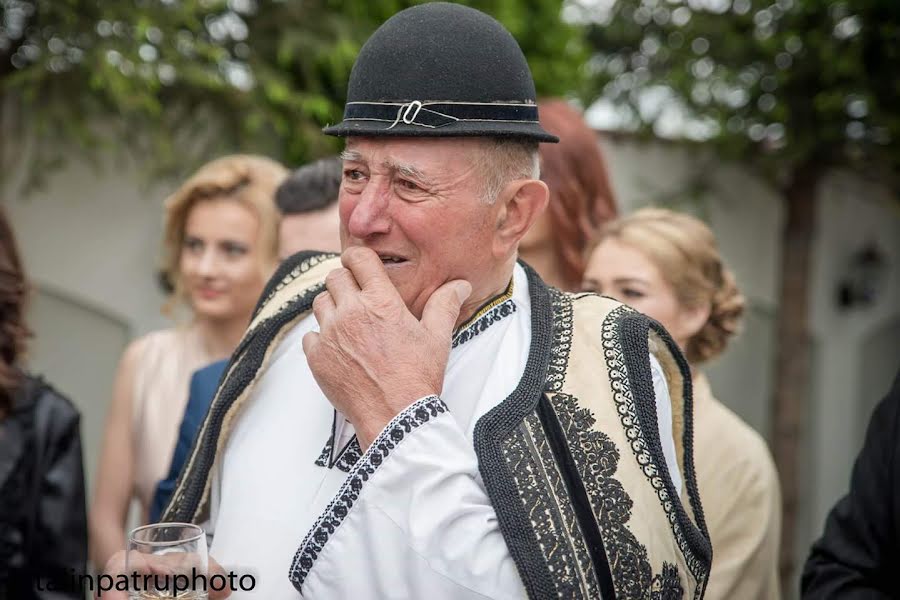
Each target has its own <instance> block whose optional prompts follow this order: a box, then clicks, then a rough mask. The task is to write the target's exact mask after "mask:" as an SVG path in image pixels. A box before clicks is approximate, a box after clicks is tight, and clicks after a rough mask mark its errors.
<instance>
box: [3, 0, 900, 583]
mask: <svg viewBox="0 0 900 600" xmlns="http://www.w3.org/2000/svg"><path fill="white" fill-rule="evenodd" d="M410 4H414V3H413V2H400V1H387V0H386V1H374V2H362V1H359V2H339V1H328V0H303V1H276V0H229V1H227V2H225V1H220V0H181V1H178V0H129V1H125V0H122V1H118V2H96V1H93V0H54V1H40V0H0V9H2V18H0V174H2V185H0V201H2V202H3V203H4V205H5V206H6V209H7V211H8V213H9V214H10V217H11V219H12V222H13V225H14V227H15V229H16V232H17V234H18V236H19V242H20V244H21V246H22V251H23V254H24V261H25V266H26V269H27V271H28V273H29V274H30V276H31V278H32V282H33V285H34V287H35V295H34V298H33V302H32V306H31V317H30V323H31V326H32V328H33V330H34V331H35V341H34V345H33V348H32V352H31V356H30V366H31V369H32V370H33V371H35V372H38V373H44V374H45V375H46V376H47V377H48V379H50V380H51V381H53V382H54V384H55V385H56V386H57V387H58V388H60V389H61V390H64V391H65V392H66V393H67V394H68V395H70V396H71V397H72V398H73V400H74V401H75V403H76V404H77V405H78V406H79V407H80V409H81V411H82V414H83V417H82V435H83V436H84V442H85V464H86V468H87V473H88V479H89V481H88V486H89V487H88V489H92V488H93V481H92V478H93V474H94V471H95V468H96V464H97V458H98V453H99V448H100V443H101V435H102V428H103V422H104V418H105V414H106V408H107V405H108V403H109V398H110V390H111V386H112V378H113V374H114V372H115V368H116V363H117V361H118V358H119V356H120V355H121V353H122V350H123V348H124V346H125V345H126V343H127V342H128V341H129V340H130V339H132V338H133V337H135V336H137V335H140V334H143V333H146V332H148V331H151V330H153V329H156V328H159V327H161V326H164V325H165V324H166V320H165V319H164V318H163V317H162V315H161V314H160V306H161V304H162V301H163V292H162V290H161V289H160V288H159V287H158V285H157V279H156V273H157V269H158V266H159V258H160V254H159V239H160V235H161V215H162V211H161V202H162V199H163V198H164V197H165V196H166V195H167V194H168V193H170V192H171V191H172V190H173V189H174V188H175V187H176V185H177V182H178V178H179V177H183V176H184V175H186V174H187V173H188V172H190V171H191V170H192V169H194V168H195V167H197V166H199V165H200V164H202V163H203V162H205V161H206V160H208V159H210V158H213V157H215V156H217V155H220V154H223V153H225V152H231V151H242V152H250V151H252V152H259V153H263V154H267V155H269V156H272V157H275V158H277V159H279V160H281V161H283V162H284V163H285V164H287V165H289V166H292V167H294V166H299V165H301V164H303V163H305V162H307V161H309V160H311V159H314V158H317V157H319V156H323V155H326V154H330V153H333V152H335V151H337V150H339V149H340V148H339V145H338V144H339V142H338V141H336V140H335V139H333V138H327V137H325V136H323V135H321V134H320V129H321V127H322V126H323V125H325V124H327V123H333V122H336V121H338V120H340V116H341V113H342V109H343V102H344V94H345V92H346V82H347V77H348V75H349V71H350V68H351V66H352V64H353V61H354V59H355V57H356V53H357V52H358V50H359V47H360V46H361V44H362V43H363V42H364V41H365V40H366V38H367V37H368V35H369V34H370V33H371V32H372V31H373V30H374V29H375V28H376V27H377V26H378V25H379V24H380V23H381V22H382V21H384V20H385V19H386V18H387V17H389V16H390V15H392V14H393V13H395V12H396V11H398V10H400V9H402V8H404V7H406V6H408V5H410ZM465 4H469V5H471V6H474V7H476V8H479V9H481V10H484V11H486V12H488V13H490V14H492V15H493V16H495V17H496V18H498V19H499V20H500V21H502V22H503V23H504V24H505V25H506V26H507V28H509V30H510V31H511V32H512V33H513V35H514V36H515V37H516V38H517V39H518V41H519V43H520V44H521V46H522V48H523V50H524V51H525V53H526V55H527V56H528V59H529V62H530V64H531V67H532V70H533V73H534V77H535V80H536V85H537V88H538V92H539V94H541V95H543V96H563V97H566V98H568V99H570V100H571V101H572V102H573V103H575V104H576V105H578V106H580V107H581V108H583V109H584V110H585V111H586V115H587V119H588V121H589V123H590V124H591V125H592V126H593V127H594V128H595V129H596V130H597V132H598V143H599V144H601V147H602V151H603V153H604V156H605V157H606V160H607V163H608V167H609V171H610V176H611V180H612V186H613V188H614V192H615V195H616V197H617V199H618V210H619V212H620V213H628V212H630V211H632V210H634V209H635V208H637V207H640V206H644V205H648V204H656V205H664V206H669V207H674V208H678V209H682V210H687V211H690V212H692V213H694V214H695V215H698V216H700V217H701V218H703V219H704V220H705V221H707V222H708V223H709V224H710V225H711V226H712V228H713V230H714V231H715V233H716V235H717V237H718V239H719V243H720V245H721V249H722V252H723V254H724V256H725V259H726V261H727V262H728V263H729V265H730V266H731V267H732V269H733V270H734V272H735V274H736V276H737V280H738V283H739V285H740V287H741V288H742V290H743V291H744V293H745V294H746V295H747V298H748V302H749V317H748V319H747V322H746V324H745V327H744V333H743V335H742V336H741V337H740V338H739V339H738V341H737V342H736V343H735V344H733V345H732V347H731V349H730V350H729V352H728V353H727V354H726V355H725V356H724V357H722V358H721V359H719V360H718V361H717V362H716V363H715V364H713V365H712V367H711V368H710V375H711V379H712V381H713V387H716V388H718V389H722V390H726V389H727V390H729V392H728V393H727V394H722V400H723V401H725V402H726V403H727V404H728V405H729V406H730V407H731V408H732V409H733V410H735V411H736V412H737V413H738V414H739V415H741V416H742V417H743V418H744V419H745V420H746V421H747V422H748V423H749V424H750V425H752V426H753V427H754V428H756V429H757V430H758V431H759V432H761V433H762V434H763V435H764V436H765V437H766V439H767V440H768V441H769V443H770V447H771V448H772V451H773V454H774V456H775V459H776V463H777V465H778V468H779V471H780V473H781V477H782V485H783V488H784V489H783V495H784V500H785V503H784V506H785V525H786V527H785V536H784V538H785V539H784V547H783V573H784V580H785V582H786V587H785V593H786V595H787V597H788V598H790V597H794V596H795V595H796V590H797V583H796V581H797V577H798V571H797V569H798V565H799V564H802V561H803V559H804V558H805V556H806V554H807V552H808V549H809V545H810V543H811V541H812V540H813V539H814V538H815V537H817V536H818V535H819V534H820V532H821V529H822V524H823V522H824V518H825V515H826V514H827V511H828V510H829V508H830V507H831V506H832V505H833V503H834V502H835V501H836V499H837V498H838V497H839V496H840V495H841V494H843V493H844V492H845V490H846V487H847V484H848V477H849V473H850V469H851V466H852V461H853V458H854V456H855V454H856V453H857V451H858V450H859V448H860V445H861V442H862V439H863V434H864V431H865V426H866V424H867V422H868V418H869V415H870V413H871V410H872V408H873V407H874V405H875V404H876V402H877V401H878V400H879V399H880V398H881V397H882V396H883V395H884V394H885V393H886V392H887V390H888V388H889V387H890V383H891V381H892V379H893V376H894V374H895V373H896V370H897V367H898V364H900V277H898V275H900V185H898V176H900V77H898V76H897V74H898V73H900V3H897V2H895V1H894V0H854V1H852V2H850V1H848V2H837V1H826V0H777V1H774V2H773V1H770V0H580V1H575V0H569V1H565V2H559V1H555V0H483V1H477V2H474V1H473V2H466V3H465Z"/></svg>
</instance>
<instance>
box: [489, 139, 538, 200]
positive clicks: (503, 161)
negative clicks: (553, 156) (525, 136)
mask: <svg viewBox="0 0 900 600" xmlns="http://www.w3.org/2000/svg"><path fill="white" fill-rule="evenodd" d="M540 165H541V162H540V154H539V152H538V143H537V142H534V141H531V140H519V139H509V138H490V139H487V140H485V141H484V144H483V146H482V149H481V152H480V156H479V157H478V159H477V160H476V167H477V168H478V170H479V171H481V174H482V178H483V179H484V184H483V186H482V190H481V200H482V202H484V203H485V204H493V203H494V201H495V200H497V196H499V195H500V192H501V191H502V190H503V187H504V186H505V185H506V184H507V183H509V182H510V181H515V180H516V179H539V178H540V176H541V166H540Z"/></svg>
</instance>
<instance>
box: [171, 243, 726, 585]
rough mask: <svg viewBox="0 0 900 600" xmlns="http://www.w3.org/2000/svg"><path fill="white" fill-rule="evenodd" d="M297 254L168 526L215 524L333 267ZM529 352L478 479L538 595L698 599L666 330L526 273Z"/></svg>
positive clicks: (706, 565) (686, 450)
mask: <svg viewBox="0 0 900 600" xmlns="http://www.w3.org/2000/svg"><path fill="white" fill-rule="evenodd" d="M339 260H340V259H339V258H338V257H336V256H335V255H333V254H318V253H301V254H298V255H295V256H294V257H292V258H290V259H288V260H287V261H285V262H284V263H283V264H282V265H281V267H280V268H279V270H278V272H276V274H275V276H274V277H273V278H272V280H271V281H270V282H269V284H268V286H267V288H266V290H265V292H264V293H263V296H262V300H261V301H260V303H259V305H258V306H257V308H256V311H255V313H254V317H253V320H252V322H251V324H250V327H249V328H248V330H247V333H246V334H245V336H244V338H243V340H242V341H241V343H240V344H239V346H238V348H237V349H236V350H235V352H234V354H233V355H232V358H231V361H230V363H229V365H228V367H227V369H226V375H225V376H224V377H223V379H222V382H221V383H220V385H219V389H218V391H217V393H216V397H215V399H214V400H213V402H212V404H211V406H210V409H209V412H208V413H207V415H206V418H205V420H204V423H203V425H202V427H201V430H200V433H199V435H198V437H197V441H196V442H195V444H194V447H193V449H192V451H191V454H190V457H189V459H188V461H187V463H186V466H185V468H184V470H183V471H182V473H181V476H180V477H179V479H178V483H177V485H176V489H175V493H174V494H173V496H172V500H171V502H170V504H169V506H168V507H167V508H166V510H165V512H164V514H163V518H162V520H163V521H192V522H203V521H205V520H206V519H207V518H208V516H209V499H210V484H211V481H212V473H213V466H214V465H215V461H216V459H217V457H219V456H221V455H222V453H223V451H224V447H225V444H226V442H227V439H228V436H229V434H230V432H231V430H232V427H233V424H234V422H235V420H236V418H237V417H238V415H239V413H240V411H241V409H242V407H243V406H244V404H245V400H246V398H247V397H248V396H249V394H250V391H251V389H252V388H253V386H254V384H255V382H256V380H257V378H258V377H259V376H260V375H261V373H262V372H264V370H265V369H264V366H265V365H266V363H267V361H268V359H269V356H270V355H271V353H272V351H273V350H274V348H275V347H276V346H277V342H278V341H279V340H280V339H281V337H282V336H283V335H284V334H285V333H286V332H287V331H289V330H290V328H291V326H292V324H293V323H296V322H297V321H299V320H300V319H302V318H304V317H305V316H306V315H307V314H308V313H309V311H310V310H311V306H312V301H313V299H314V298H315V297H316V295H317V294H319V293H320V292H321V291H322V289H324V284H323V282H324V279H325V275H326V274H327V273H328V272H329V271H330V270H331V269H333V268H335V267H336V266H339V264H340V262H339ZM523 266H524V268H525V270H526V272H527V274H528V280H529V294H530V299H531V311H532V314H531V330H532V338H531V347H530V351H529V356H528V360H527V363H526V367H525V373H524V375H523V377H522V379H521V381H520V382H519V384H518V386H517V387H516V389H515V390H514V391H513V392H512V394H510V396H509V397H508V398H506V399H505V400H503V401H502V402H501V403H500V404H498V405H497V406H495V407H494V408H493V409H491V410H490V411H489V412H488V413H486V414H485V415H484V416H482V417H481V419H480V420H479V421H478V423H477V424H476V426H475V432H474V449H475V453H476V455H477V456H478V461H479V467H480V472H481V476H482V479H483V481H484V485H485V488H486V490H487V493H488V496H489V497H490V499H491V503H492V504H493V506H494V509H495V511H496V513H497V518H498V522H499V524H500V529H501V531H502V533H503V535H504V539H505V541H506V544H507V547H508V548H509V551H510V554H511V555H512V557H513V559H514V560H515V562H516V565H517V566H518V569H519V574H520V575H521V577H522V581H523V583H524V585H525V588H526V590H527V591H528V594H529V596H530V597H531V598H541V599H543V598H598V597H600V596H602V597H603V599H604V600H613V599H617V600H626V599H629V600H630V599H648V600H656V599H660V600H662V599H666V600H668V599H676V598H701V597H702V596H703V591H704V589H705V586H706V580H707V577H708V575H709V570H710V564H711V560H712V550H711V547H710V544H709V535H708V533H707V530H706V525H705V523H704V521H703V511H702V508H701V505H700V499H699V495H698V492H697V484H696V478H695V474H694V466H693V459H692V439H693V436H692V418H691V415H692V407H691V382H690V376H689V371H688V368H687V363H686V362H685V360H684V358H683V357H682V355H681V353H680V352H679V351H678V349H677V347H676V345H675V344H674V342H673V341H672V340H671V338H670V337H669V335H668V334H667V333H666V332H665V330H664V329H663V328H662V327H661V326H660V325H659V324H657V323H656V322H655V321H652V320H651V319H648V318H647V317H645V316H644V315H642V314H640V313H637V312H635V311H633V310H631V309H628V308H627V307H625V306H623V305H621V304H619V303H617V302H615V301H614V300H611V299H609V298H604V297H600V296H597V295H595V294H569V293H564V292H560V291H558V290H556V289H554V288H549V287H547V286H546V285H545V284H544V283H543V282H542V281H541V280H540V278H539V277H538V276H537V275H536V274H535V273H534V271H532V270H531V269H530V268H528V267H527V265H523ZM649 353H653V354H654V356H655V357H656V358H657V359H658V360H659V362H660V364H661V365H662V367H663V370H664V372H665V374H666V379H667V384H668V388H669V392H670V397H671V399H672V417H673V419H672V425H673V434H674V438H675V443H676V455H677V458H678V462H679V468H680V470H681V473H682V475H683V478H684V488H685V489H684V492H683V494H679V491H678V490H676V489H675V487H674V484H673V482H672V479H671V477H670V475H669V471H668V469H667V467H666V462H665V458H664V455H663V451H662V444H661V441H660V439H659V433H658V432H659V429H658V425H657V421H656V419H657V411H656V402H655V398H654V392H653V382H652V375H651V371H650V361H649Z"/></svg>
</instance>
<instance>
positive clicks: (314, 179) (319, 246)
mask: <svg viewBox="0 0 900 600" xmlns="http://www.w3.org/2000/svg"><path fill="white" fill-rule="evenodd" d="M343 170H344V167H343V163H342V162H341V159H340V158H339V157H337V156H329V157H328V158H322V159H319V160H317V161H315V162H312V163H310V164H308V165H304V166H302V167H300V168H299V169H297V170H296V171H294V172H293V173H291V175H290V177H288V178H287V179H286V180H285V181H284V183H282V184H281V185H280V186H279V187H278V191H277V192H275V204H276V205H277V206H278V210H279V211H281V227H280V228H279V230H278V248H279V250H278V256H279V258H281V260H284V259H285V258H287V257H288V256H290V255H292V254H296V253H297V252H300V251H302V250H319V251H322V252H340V251H341V236H340V227H341V223H340V220H341V219H340V215H339V214H338V203H337V199H338V192H339V191H340V188H341V178H342V177H343Z"/></svg>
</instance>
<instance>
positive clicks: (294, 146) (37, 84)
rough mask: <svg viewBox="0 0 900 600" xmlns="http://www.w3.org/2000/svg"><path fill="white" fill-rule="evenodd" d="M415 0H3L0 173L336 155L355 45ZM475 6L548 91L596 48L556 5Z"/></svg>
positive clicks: (560, 86) (571, 82)
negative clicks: (246, 154) (70, 162)
mask: <svg viewBox="0 0 900 600" xmlns="http://www.w3.org/2000/svg"><path fill="white" fill-rule="evenodd" d="M416 3H417V2H415V1H408V0H406V1H400V0H383V1H379V2H368V1H356V2H346V1H339V0H304V1H302V2H295V1H283V0H281V1H279V0H228V1H227V2H226V1H225V0H132V1H131V2H96V1H94V0H0V7H2V11H3V14H2V19H0V110H2V113H0V114H2V116H3V117H4V119H3V125H4V131H5V132H6V134H5V139H6V143H5V144H4V145H3V149H4V157H5V161H4V162H3V163H0V164H3V166H5V167H6V168H7V169H8V168H9V166H10V163H11V162H13V161H14V160H16V159H17V158H20V157H22V156H27V163H28V165H29V166H30V173H31V174H32V175H34V176H39V175H41V174H42V173H44V172H45V171H46V170H47V169H48V168H52V167H53V166H55V165H56V164H58V163H59V162H60V161H61V160H62V159H64V158H66V157H67V156H69V155H70V154H71V153H72V149H73V147H76V148H77V147H80V148H82V149H84V152H82V153H80V154H81V155H82V156H86V157H91V156H96V155H97V152H96V151H97V150H98V149H99V148H102V147H104V146H106V147H112V146H114V145H124V146H125V147H127V148H129V149H130V150H132V151H133V152H134V153H135V154H136V156H137V157H138V158H139V160H140V161H141V162H142V163H143V164H145V165H148V166H150V167H152V168H153V169H154V171H155V172H159V171H164V172H174V173H176V174H179V175H180V174H183V173H184V171H186V170H187V169H189V168H191V167H193V166H196V164H197V163H198V162H201V161H203V160H205V159H208V158H209V157H210V156H212V155H214V154H216V153H220V152H223V151H226V150H235V149H241V150H244V151H260V152H265V153H268V154H271V155H273V156H277V157H280V158H282V159H283V160H285V161H286V162H287V163H289V164H299V163H301V162H304V161H305V160H308V159H309V158H312V157H315V156H319V155H322V154H324V153H327V152H331V151H334V150H335V149H336V148H337V144H338V142H336V141H335V140H333V139H330V138H327V137H326V136H323V135H321V133H320V129H321V127H322V126H323V125H325V124H327V123H333V122H335V121H338V120H339V119H340V117H341V114H342V112H343V103H344V97H345V94H346V85H347V78H348V76H349V73H350V68H351V67H352V65H353V61H354V60H355V58H356V55H357V53H358V51H359V48H360V47H361V45H362V44H363V43H364V42H365V40H366V39H367V38H368V36H369V35H370V34H371V33H372V31H374V30H375V28H376V27H377V26H378V25H380V24H381V23H382V22H383V21H384V20H386V19H387V18H388V17H389V16H390V15H392V14H394V13H395V12H397V11H399V10H401V9H403V8H406V7H408V6H410V5H413V4H416ZM466 4H469V5H471V6H474V7H476V8H479V9H481V10H484V11H486V12H488V13H490V14H492V15H494V16H496V17H497V18H498V19H500V20H501V21H502V22H504V24H505V25H506V26H507V27H508V28H509V29H510V30H511V31H512V32H513V34H514V35H515V36H516V37H517V39H518V40H519V42H520V44H521V45H522V47H523V50H524V51H525V53H526V55H527V56H528V58H529V61H530V63H531V65H532V66H533V68H534V74H535V79H536V83H537V87H538V89H539V91H540V92H542V93H546V94H561V93H564V92H567V91H569V90H571V89H574V88H577V86H578V85H579V77H580V73H581V71H580V65H582V64H583V62H584V60H585V59H586V58H587V46H586V44H584V43H583V38H582V37H580V35H579V30H578V28H576V27H574V26H572V25H570V24H566V23H564V22H563V21H562V20H561V19H560V18H559V13H560V0H471V1H469V2H466ZM25 140H30V142H31V143H30V144H28V147H29V148H30V151H29V152H27V153H26V154H23V150H22V148H21V147H20V145H21V144H22V143H24V141H25ZM4 157H0V158H4ZM35 181H36V180H35Z"/></svg>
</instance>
